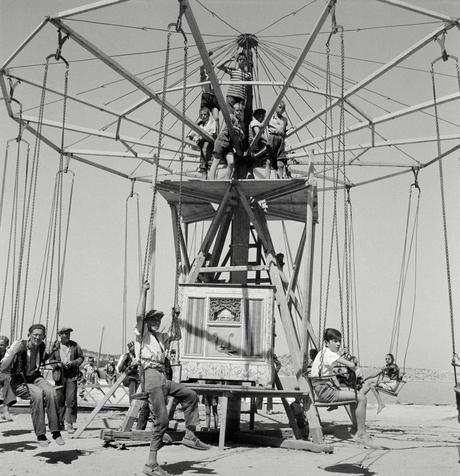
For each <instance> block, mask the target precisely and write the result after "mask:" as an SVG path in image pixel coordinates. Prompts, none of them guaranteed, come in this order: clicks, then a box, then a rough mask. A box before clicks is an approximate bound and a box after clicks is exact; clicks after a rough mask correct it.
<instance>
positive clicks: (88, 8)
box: [54, 0, 129, 19]
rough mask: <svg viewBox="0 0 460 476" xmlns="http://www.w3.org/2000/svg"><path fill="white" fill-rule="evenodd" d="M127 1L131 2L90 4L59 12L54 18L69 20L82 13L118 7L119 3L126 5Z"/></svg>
mask: <svg viewBox="0 0 460 476" xmlns="http://www.w3.org/2000/svg"><path fill="white" fill-rule="evenodd" d="M127 1H129V0H101V1H99V2H93V3H89V4H87V5H82V6H81V7H77V8H72V9H70V10H65V11H63V12H59V13H58V14H57V15H56V16H55V17H54V18H56V19H58V18H69V17H72V16H75V15H80V14H81V13H87V12H92V11H94V10H98V9H99V8H104V7H109V6H111V5H116V4H117V3H124V2H127Z"/></svg>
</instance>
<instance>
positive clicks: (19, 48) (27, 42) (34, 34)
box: [0, 17, 49, 74]
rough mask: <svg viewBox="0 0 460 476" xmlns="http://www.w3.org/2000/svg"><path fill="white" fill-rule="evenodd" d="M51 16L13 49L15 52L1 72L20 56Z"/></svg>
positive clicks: (3, 65)
mask: <svg viewBox="0 0 460 476" xmlns="http://www.w3.org/2000/svg"><path fill="white" fill-rule="evenodd" d="M48 21H49V18H48V17H46V18H45V19H43V20H42V21H41V23H40V24H39V25H38V26H37V27H36V28H35V29H34V30H33V31H32V33H31V34H30V35H29V36H28V37H27V38H26V39H25V40H24V41H23V42H22V43H21V44H20V45H19V46H18V47H17V48H16V49H15V50H14V51H13V53H12V54H11V55H10V56H9V57H8V58H7V59H6V61H5V62H4V63H3V64H2V66H1V68H0V72H1V73H2V74H3V72H4V70H5V69H6V68H7V66H8V65H9V64H10V63H11V62H12V61H13V60H14V59H15V58H16V56H18V54H19V53H20V52H21V51H22V50H23V49H24V48H25V47H26V46H27V45H28V44H29V43H30V42H31V41H32V40H33V38H34V37H35V36H36V35H38V33H39V32H40V31H41V30H42V28H43V27H44V26H45V25H46V24H47V23H48Z"/></svg>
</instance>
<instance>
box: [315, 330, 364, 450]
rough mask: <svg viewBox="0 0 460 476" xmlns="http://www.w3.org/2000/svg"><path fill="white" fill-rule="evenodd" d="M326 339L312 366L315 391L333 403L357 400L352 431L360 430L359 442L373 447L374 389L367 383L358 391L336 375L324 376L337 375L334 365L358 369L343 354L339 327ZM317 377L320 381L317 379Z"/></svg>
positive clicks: (357, 435)
mask: <svg viewBox="0 0 460 476" xmlns="http://www.w3.org/2000/svg"><path fill="white" fill-rule="evenodd" d="M323 341H324V345H323V348H322V349H321V350H320V351H319V352H318V354H317V356H316V357H315V359H314V361H313V363H312V366H311V377H312V383H313V388H314V391H315V393H316V395H317V397H318V399H319V400H321V401H323V402H328V403H331V404H332V405H333V404H334V403H340V402H345V401H349V400H355V399H357V402H356V403H352V404H351V405H350V413H351V419H352V425H353V426H352V430H355V431H356V435H355V440H356V441H357V442H359V443H362V444H364V445H366V446H371V445H372V439H371V437H370V436H369V435H368V434H367V432H366V407H367V397H366V393H367V392H368V391H369V390H370V386H369V385H367V384H364V385H363V387H362V388H361V389H360V390H359V392H357V394H355V390H354V389H352V388H348V387H341V386H340V385H339V384H338V382H337V380H336V379H334V378H331V379H321V377H334V376H335V372H334V368H335V367H337V366H344V367H347V368H348V369H350V370H352V371H356V370H357V366H356V364H355V363H354V362H352V361H350V360H347V359H345V358H344V357H343V356H341V354H339V349H340V346H341V342H342V334H341V333H340V332H339V331H338V330H337V329H332V328H328V329H325V331H324V335H323ZM315 377H316V378H317V380H315Z"/></svg>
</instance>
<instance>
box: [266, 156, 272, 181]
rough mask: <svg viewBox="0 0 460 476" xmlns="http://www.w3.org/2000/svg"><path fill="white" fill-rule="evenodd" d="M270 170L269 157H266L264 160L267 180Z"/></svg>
mask: <svg viewBox="0 0 460 476" xmlns="http://www.w3.org/2000/svg"><path fill="white" fill-rule="evenodd" d="M270 172H271V168H270V159H267V160H266V161H265V178H266V179H267V180H269V179H270Z"/></svg>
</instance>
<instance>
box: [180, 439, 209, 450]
mask: <svg viewBox="0 0 460 476" xmlns="http://www.w3.org/2000/svg"><path fill="white" fill-rule="evenodd" d="M181 443H182V444H183V445H185V446H188V447H189V448H193V449H194V450H209V449H211V447H210V446H209V445H207V444H206V443H203V442H202V441H201V440H200V439H199V438H198V437H196V436H194V437H193V438H189V437H185V436H184V437H183V438H182V441H181Z"/></svg>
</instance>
